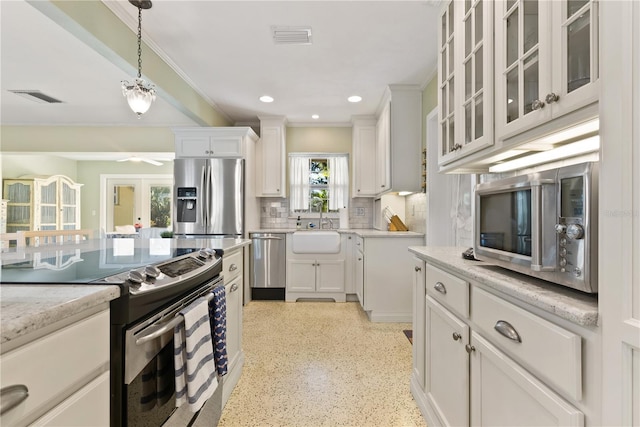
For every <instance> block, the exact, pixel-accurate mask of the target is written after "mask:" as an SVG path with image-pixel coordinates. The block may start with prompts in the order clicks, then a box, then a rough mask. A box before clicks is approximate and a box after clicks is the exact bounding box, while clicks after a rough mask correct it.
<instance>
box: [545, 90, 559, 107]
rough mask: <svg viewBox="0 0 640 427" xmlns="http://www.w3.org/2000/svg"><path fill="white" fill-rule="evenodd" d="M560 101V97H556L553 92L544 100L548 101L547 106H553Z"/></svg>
mask: <svg viewBox="0 0 640 427" xmlns="http://www.w3.org/2000/svg"><path fill="white" fill-rule="evenodd" d="M558 99H560V97H559V96H558V95H556V94H555V93H553V92H551V93H549V94H547V97H546V98H545V99H544V100H545V101H547V104H553V103H554V102H556V101H557V100H558Z"/></svg>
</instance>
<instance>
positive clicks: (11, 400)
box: [0, 384, 29, 414]
mask: <svg viewBox="0 0 640 427" xmlns="http://www.w3.org/2000/svg"><path fill="white" fill-rule="evenodd" d="M0 397H1V399H0V402H2V404H1V405H0V414H4V413H5V412H7V411H10V410H11V409H13V408H15V407H16V406H18V405H19V404H21V403H22V402H24V401H25V400H26V398H27V397H29V389H28V388H27V386H26V385H23V384H18V385H10V386H7V387H2V389H1V390H0Z"/></svg>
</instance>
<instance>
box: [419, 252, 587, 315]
mask: <svg viewBox="0 0 640 427" xmlns="http://www.w3.org/2000/svg"><path fill="white" fill-rule="evenodd" d="M465 249H466V248H451V247H427V246H410V247H409V252H411V253H413V254H415V255H417V256H418V257H419V258H420V259H423V260H425V261H427V262H429V263H432V264H433V265H435V266H439V267H443V268H445V269H447V270H449V271H451V272H453V273H455V274H458V275H460V276H462V277H464V278H466V279H468V280H472V281H475V282H477V283H479V284H482V285H484V286H486V287H489V288H491V289H494V290H496V291H499V292H501V293H503V294H505V295H508V296H510V297H512V298H515V299H517V300H519V301H522V302H525V303H527V304H530V305H532V306H534V307H537V308H539V309H541V310H544V311H546V312H549V313H552V314H555V315H556V316H558V317H560V318H562V319H565V320H568V321H570V322H572V323H575V324H578V325H581V326H587V327H594V326H597V325H598V298H597V296H596V295H590V294H586V293H583V292H579V291H576V290H573V289H570V288H566V287H563V286H560V285H556V284H554V283H550V282H546V281H544V280H539V279H536V278H534V277H529V276H526V275H524V274H520V273H516V272H514V271H510V270H506V269H504V268H501V267H498V266H496V265H493V264H491V263H488V262H483V261H470V260H465V259H462V252H464V250H465Z"/></svg>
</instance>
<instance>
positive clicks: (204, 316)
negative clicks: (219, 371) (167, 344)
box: [173, 298, 218, 412]
mask: <svg viewBox="0 0 640 427" xmlns="http://www.w3.org/2000/svg"><path fill="white" fill-rule="evenodd" d="M180 314H181V315H182V316H183V317H184V322H180V324H179V325H178V326H176V328H175V330H174V333H173V340H174V346H175V347H174V350H175V351H174V360H175V369H176V407H178V406H182V404H183V403H188V404H189V409H190V410H191V411H192V412H198V411H199V410H200V408H202V405H203V404H204V402H206V400H207V399H208V398H210V397H211V396H212V395H213V392H214V391H215V389H216V387H217V386H218V379H217V376H216V367H215V364H214V361H213V346H212V345H211V327H210V326H209V302H208V301H207V299H206V298H198V299H197V300H195V301H194V302H193V303H192V304H190V305H189V306H188V307H186V308H184V309H182V311H180Z"/></svg>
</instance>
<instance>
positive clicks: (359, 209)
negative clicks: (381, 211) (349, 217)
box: [356, 208, 364, 216]
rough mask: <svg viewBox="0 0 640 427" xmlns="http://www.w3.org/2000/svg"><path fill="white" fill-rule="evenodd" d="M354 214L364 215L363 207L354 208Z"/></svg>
mask: <svg viewBox="0 0 640 427" xmlns="http://www.w3.org/2000/svg"><path fill="white" fill-rule="evenodd" d="M356 216H364V208H356Z"/></svg>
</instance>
